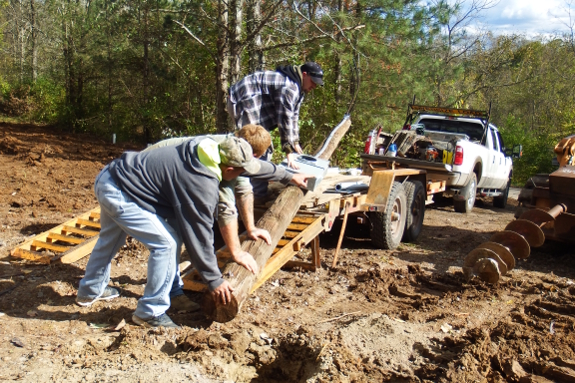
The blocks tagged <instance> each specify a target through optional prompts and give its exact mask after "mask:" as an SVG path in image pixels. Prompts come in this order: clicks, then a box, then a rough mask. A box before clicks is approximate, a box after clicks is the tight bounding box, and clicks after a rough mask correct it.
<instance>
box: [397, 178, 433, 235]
mask: <svg viewBox="0 0 575 383" xmlns="http://www.w3.org/2000/svg"><path fill="white" fill-rule="evenodd" d="M403 188H404V189H405V197H406V201H407V204H406V206H407V211H406V214H405V231H404V232H403V241H405V242H413V241H415V240H416V239H417V237H419V233H421V229H422V227H423V217H424V216H425V200H426V199H427V195H426V193H425V189H424V188H423V184H422V183H421V182H420V181H406V182H405V183H404V184H403Z"/></svg>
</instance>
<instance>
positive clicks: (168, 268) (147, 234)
mask: <svg viewBox="0 0 575 383" xmlns="http://www.w3.org/2000/svg"><path fill="white" fill-rule="evenodd" d="M94 191H95V193H96V197H97V198H98V202H99V203H100V208H101V212H100V224H101V230H100V237H99V238H98V241H97V243H96V246H95V247H94V250H93V251H92V254H91V255H90V259H89V260H88V264H87V265H86V273H85V276H84V278H83V279H82V280H81V281H80V287H79V288H78V296H81V297H88V298H97V297H99V296H100V295H101V294H102V293H103V292H104V289H105V288H106V286H107V285H108V282H109V280H110V268H111V262H112V259H113V258H114V256H115V255H116V252H117V251H118V250H119V249H120V247H122V246H123V245H124V243H125V242H126V236H127V235H130V236H131V237H133V238H135V239H136V240H138V241H140V242H141V243H143V244H144V245H145V246H146V247H147V248H148V249H149V250H150V257H149V259H148V275H147V283H146V287H145V289H144V295H143V296H142V298H140V299H139V300H138V307H137V308H136V311H135V314H136V315H137V316H138V317H140V318H142V319H144V320H148V319H152V318H155V317H158V316H160V315H162V314H163V313H164V312H166V310H167V309H168V308H169V307H170V290H171V289H172V288H174V287H177V283H178V282H177V281H176V283H174V277H175V275H176V268H177V263H176V262H177V260H178V258H179V249H180V246H181V239H180V237H179V235H178V233H177V231H176V230H175V229H174V228H173V227H172V226H171V225H170V224H168V222H167V221H166V220H165V219H163V218H162V217H159V216H157V215H156V214H154V213H151V212H149V211H147V210H145V209H142V208H141V207H140V206H139V205H138V204H136V203H135V202H134V201H133V200H132V199H130V198H129V197H128V196H127V195H125V194H124V193H123V192H122V191H121V190H120V189H119V188H118V186H117V185H116V183H115V182H114V180H113V179H112V177H111V175H110V172H109V171H108V168H107V167H106V168H104V170H102V172H100V174H99V175H98V177H97V178H96V183H95V185H94ZM180 282H181V280H180ZM180 290H181V286H180Z"/></svg>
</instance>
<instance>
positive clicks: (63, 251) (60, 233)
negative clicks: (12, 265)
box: [10, 207, 100, 264]
mask: <svg viewBox="0 0 575 383" xmlns="http://www.w3.org/2000/svg"><path fill="white" fill-rule="evenodd" d="M99 234H100V207H97V208H95V209H92V210H90V211H89V212H87V213H84V214H82V215H80V216H78V217H76V218H74V219H71V220H69V221H67V222H65V223H63V224H61V225H59V226H56V227H55V228H53V229H50V230H48V231H45V232H43V233H41V234H38V235H36V236H35V237H34V238H31V239H29V240H27V241H25V242H23V243H21V244H20V245H18V246H16V247H15V248H14V249H13V250H12V251H11V252H10V255H11V256H13V257H17V258H23V259H28V260H30V261H35V262H40V263H46V264H49V263H51V262H62V263H72V262H76V261H77V260H78V259H81V258H83V257H85V256H86V255H88V254H90V253H91V252H92V249H93V248H94V246H95V245H96V241H97V240H98V236H99Z"/></svg>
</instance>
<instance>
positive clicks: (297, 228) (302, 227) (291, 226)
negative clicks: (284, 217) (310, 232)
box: [287, 223, 309, 231]
mask: <svg viewBox="0 0 575 383" xmlns="http://www.w3.org/2000/svg"><path fill="white" fill-rule="evenodd" d="M308 226H309V224H302V223H290V224H289V225H288V228H287V229H288V230H293V231H304V230H305V229H307V227H308Z"/></svg>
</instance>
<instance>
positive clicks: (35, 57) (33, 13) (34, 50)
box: [30, 0, 38, 83]
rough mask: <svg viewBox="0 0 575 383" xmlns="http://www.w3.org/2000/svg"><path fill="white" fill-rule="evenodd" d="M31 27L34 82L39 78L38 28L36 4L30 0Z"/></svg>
mask: <svg viewBox="0 0 575 383" xmlns="http://www.w3.org/2000/svg"><path fill="white" fill-rule="evenodd" d="M30 27H31V29H32V36H31V39H32V41H31V44H32V82H33V83H36V79H37V78H38V31H37V30H36V4H35V3H34V0H30Z"/></svg>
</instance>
